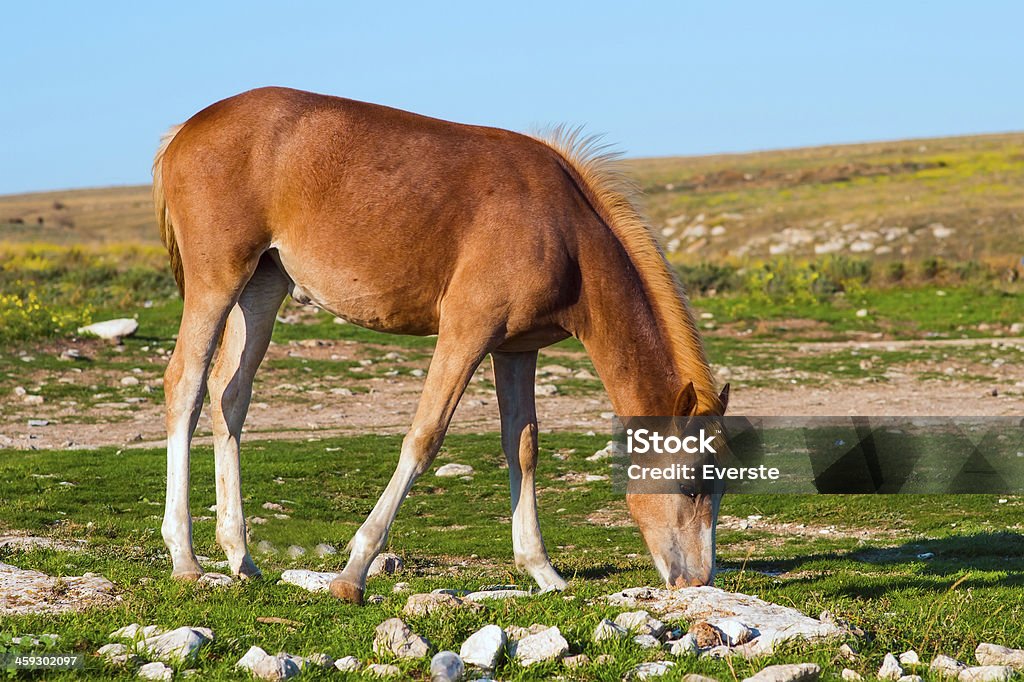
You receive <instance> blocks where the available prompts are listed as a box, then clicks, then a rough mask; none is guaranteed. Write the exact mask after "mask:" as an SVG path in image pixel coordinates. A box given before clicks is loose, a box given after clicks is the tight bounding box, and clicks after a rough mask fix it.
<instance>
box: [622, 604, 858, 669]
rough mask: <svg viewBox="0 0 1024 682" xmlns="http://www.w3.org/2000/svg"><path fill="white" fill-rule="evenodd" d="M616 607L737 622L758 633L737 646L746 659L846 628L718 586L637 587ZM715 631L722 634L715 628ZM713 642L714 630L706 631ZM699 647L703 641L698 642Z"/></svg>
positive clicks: (840, 632) (842, 633) (837, 634)
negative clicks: (782, 643) (784, 643)
mask: <svg viewBox="0 0 1024 682" xmlns="http://www.w3.org/2000/svg"><path fill="white" fill-rule="evenodd" d="M605 599H606V600H607V601H608V602H609V603H610V604H612V605H613V606H623V607H633V608H643V609H645V610H647V611H649V612H651V613H654V614H664V613H673V612H674V614H675V615H674V617H675V618H677V619H680V620H690V621H712V622H717V621H719V620H723V619H735V620H738V621H740V622H741V623H744V624H746V625H747V627H749V628H751V630H753V631H756V636H755V637H754V638H753V639H752V640H751V641H749V642H748V643H746V644H744V645H742V646H740V647H737V653H739V654H740V655H743V656H745V657H750V656H759V655H763V654H768V653H771V652H772V651H773V650H774V648H775V646H776V645H777V644H779V643H781V642H784V641H790V640H794V639H807V640H820V639H825V638H839V637H843V636H845V635H847V634H849V633H848V631H847V630H846V629H845V627H843V626H840V625H837V624H835V623H826V622H822V621H820V620H818V619H815V618H811V617H809V616H806V615H804V614H802V613H800V612H799V611H797V610H796V609H792V608H789V607H786V606H780V605H778V604H771V603H769V602H766V601H764V600H761V599H758V598H756V597H751V596H749V595H745V594H740V593H733V592H727V591H725V590H721V589H718V588H716V587H684V588H679V589H674V590H670V589H666V588H653V587H635V588H630V589H627V590H623V591H621V592H617V593H615V594H611V595H608V596H607V597H606V598H605ZM709 627H713V626H710V624H709ZM714 632H718V633H719V637H721V632H720V631H719V630H717V628H715V629H714ZM704 634H705V636H707V637H708V638H709V639H710V635H711V634H712V632H711V631H707V630H705V633H704ZM697 643H698V644H701V641H700V640H699V639H698V642H697Z"/></svg>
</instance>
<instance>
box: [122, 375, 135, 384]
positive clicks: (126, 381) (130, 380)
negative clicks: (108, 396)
mask: <svg viewBox="0 0 1024 682" xmlns="http://www.w3.org/2000/svg"><path fill="white" fill-rule="evenodd" d="M121 385H122V386H138V385H139V378H138V377H133V376H127V377H121Z"/></svg>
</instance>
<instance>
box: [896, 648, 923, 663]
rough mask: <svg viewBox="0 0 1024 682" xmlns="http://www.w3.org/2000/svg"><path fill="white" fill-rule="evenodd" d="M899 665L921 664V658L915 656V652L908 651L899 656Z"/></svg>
mask: <svg viewBox="0 0 1024 682" xmlns="http://www.w3.org/2000/svg"><path fill="white" fill-rule="evenodd" d="M900 663H901V664H902V665H918V664H920V663H921V657H920V656H918V655H917V652H916V651H914V650H913V649H910V650H909V651H904V652H903V653H902V654H900Z"/></svg>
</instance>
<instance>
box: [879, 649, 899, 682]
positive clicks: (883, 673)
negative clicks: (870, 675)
mask: <svg viewBox="0 0 1024 682" xmlns="http://www.w3.org/2000/svg"><path fill="white" fill-rule="evenodd" d="M901 677H903V668H901V667H900V662H899V661H897V660H896V657H895V656H893V655H892V654H886V655H885V658H884V659H882V667H881V668H879V669H878V679H880V680H893V682H895V681H896V680H898V679H900V678H901Z"/></svg>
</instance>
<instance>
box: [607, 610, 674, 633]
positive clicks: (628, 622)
mask: <svg viewBox="0 0 1024 682" xmlns="http://www.w3.org/2000/svg"><path fill="white" fill-rule="evenodd" d="M615 624H616V625H619V626H621V627H624V628H626V630H628V631H629V632H632V633H634V634H638V635H651V636H652V637H655V638H657V637H661V634H662V633H663V632H665V624H664V623H662V622H661V621H660V620H658V619H657V618H652V617H651V614H650V613H648V612H647V611H626V612H625V613H620V614H619V615H617V616H615Z"/></svg>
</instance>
